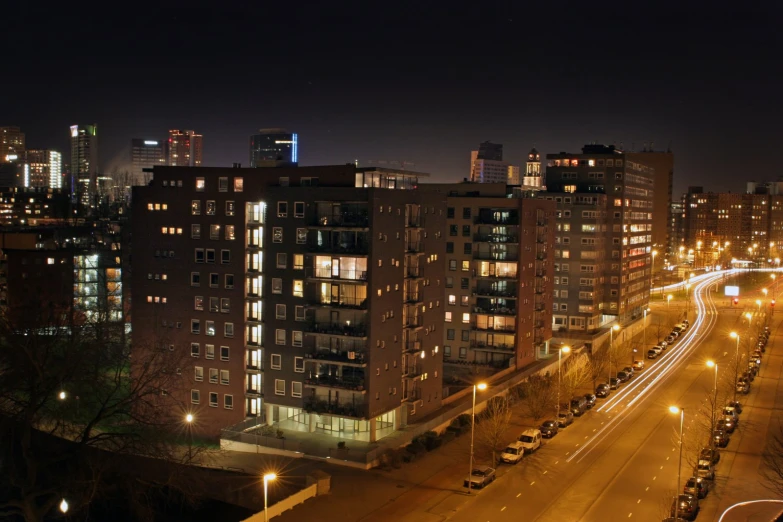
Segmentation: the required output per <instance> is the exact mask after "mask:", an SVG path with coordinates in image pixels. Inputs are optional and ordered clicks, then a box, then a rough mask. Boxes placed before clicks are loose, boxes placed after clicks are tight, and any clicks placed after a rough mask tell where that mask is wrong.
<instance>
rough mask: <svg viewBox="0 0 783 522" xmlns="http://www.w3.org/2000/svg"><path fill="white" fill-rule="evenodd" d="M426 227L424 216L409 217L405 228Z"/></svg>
mask: <svg viewBox="0 0 783 522" xmlns="http://www.w3.org/2000/svg"><path fill="white" fill-rule="evenodd" d="M423 226H424V219H423V218H422V216H420V215H418V216H408V219H407V220H406V221H405V227H406V228H421V227H423Z"/></svg>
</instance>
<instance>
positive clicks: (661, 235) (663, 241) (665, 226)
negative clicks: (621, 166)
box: [628, 145, 674, 260]
mask: <svg viewBox="0 0 783 522" xmlns="http://www.w3.org/2000/svg"><path fill="white" fill-rule="evenodd" d="M628 159H629V160H633V161H638V162H639V163H643V164H645V165H647V166H649V167H652V168H654V169H655V185H654V187H653V208H652V216H653V228H652V243H653V248H654V249H656V251H657V252H658V253H660V254H661V255H666V254H667V249H668V247H669V245H670V243H671V241H670V240H669V232H670V227H669V224H670V223H671V220H672V215H671V211H672V208H671V204H672V190H673V186H674V153H672V152H671V151H670V150H667V151H665V152H664V151H653V150H652V148H648V147H647V146H646V145H645V147H644V150H642V152H637V153H632V154H629V155H628ZM672 253H673V252H668V254H669V255H671V254H672ZM663 259H664V258H663V257H661V260H663Z"/></svg>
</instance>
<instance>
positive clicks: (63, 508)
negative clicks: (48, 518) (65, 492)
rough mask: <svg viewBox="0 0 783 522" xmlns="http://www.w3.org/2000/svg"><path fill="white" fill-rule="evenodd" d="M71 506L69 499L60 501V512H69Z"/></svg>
mask: <svg viewBox="0 0 783 522" xmlns="http://www.w3.org/2000/svg"><path fill="white" fill-rule="evenodd" d="M69 507H70V506H69V505H68V501H67V500H65V499H63V500H62V502H60V513H67V512H68V508H69Z"/></svg>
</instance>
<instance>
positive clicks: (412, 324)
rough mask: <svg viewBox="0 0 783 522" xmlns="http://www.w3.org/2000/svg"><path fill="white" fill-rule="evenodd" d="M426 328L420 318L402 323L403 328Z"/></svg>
mask: <svg viewBox="0 0 783 522" xmlns="http://www.w3.org/2000/svg"><path fill="white" fill-rule="evenodd" d="M422 326H424V320H423V319H422V318H421V317H420V316H416V317H410V318H408V319H406V320H405V321H404V322H403V323H402V327H403V328H421V327H422Z"/></svg>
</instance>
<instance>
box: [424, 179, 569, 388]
mask: <svg viewBox="0 0 783 522" xmlns="http://www.w3.org/2000/svg"><path fill="white" fill-rule="evenodd" d="M420 190H421V191H423V192H431V191H432V192H433V193H434V194H437V193H445V194H446V196H447V203H446V205H447V207H446V229H445V231H444V235H445V239H446V249H445V250H446V253H445V256H444V261H443V262H442V263H441V265H442V267H443V269H445V279H444V281H445V284H444V289H443V295H442V296H441V298H442V299H443V302H444V307H445V321H446V324H445V325H444V328H443V331H442V333H441V335H442V337H443V360H444V363H445V364H446V365H447V366H446V368H444V371H446V373H447V376H448V377H454V378H457V379H459V378H460V377H463V378H475V374H476V373H479V372H480V373H482V374H483V375H484V376H487V375H489V374H492V373H494V372H496V371H498V370H502V369H505V368H517V369H520V368H523V367H524V366H526V365H527V364H529V363H530V362H533V361H535V360H537V359H538V356H539V355H540V354H541V353H546V350H547V347H548V344H549V341H550V339H551V337H552V291H553V279H552V269H553V266H554V265H553V257H552V256H553V253H554V251H553V249H552V246H551V245H553V243H554V226H553V225H554V211H555V205H554V203H552V202H550V201H544V200H540V199H533V198H522V197H509V193H508V189H507V186H506V184H505V183H483V184H475V183H461V184H446V185H439V184H432V185H430V184H424V185H421V187H420ZM466 364H467V366H466ZM465 371H467V374H465ZM471 373H473V374H474V375H473V377H470V375H469V374H471Z"/></svg>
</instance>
